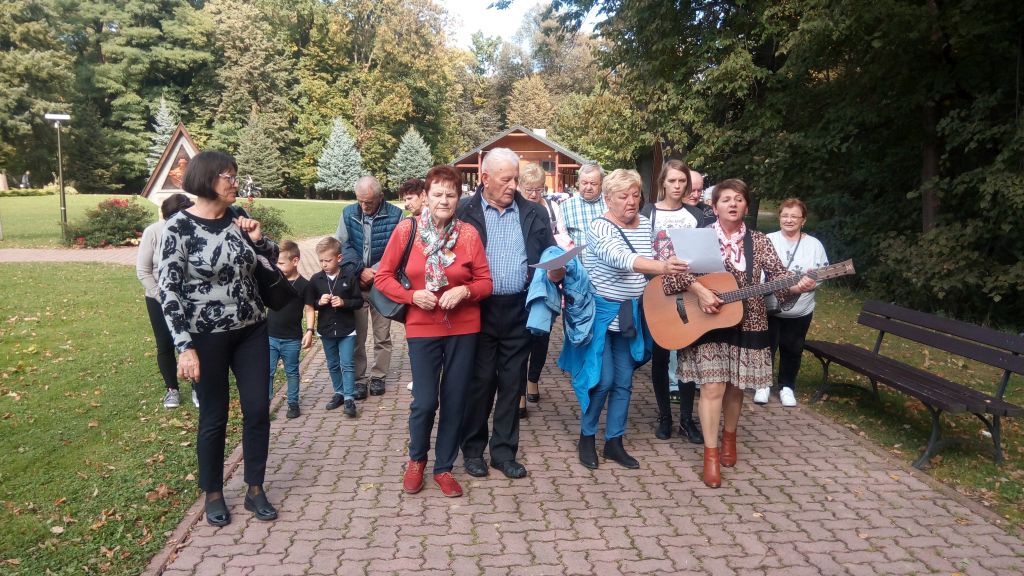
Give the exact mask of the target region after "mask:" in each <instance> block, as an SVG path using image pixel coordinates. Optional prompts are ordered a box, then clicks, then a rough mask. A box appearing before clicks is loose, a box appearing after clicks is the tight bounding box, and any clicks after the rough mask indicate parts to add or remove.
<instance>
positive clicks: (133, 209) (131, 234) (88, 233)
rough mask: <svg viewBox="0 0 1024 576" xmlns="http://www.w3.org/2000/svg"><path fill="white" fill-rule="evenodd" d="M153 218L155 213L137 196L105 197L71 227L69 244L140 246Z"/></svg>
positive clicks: (100, 246)
mask: <svg viewBox="0 0 1024 576" xmlns="http://www.w3.org/2000/svg"><path fill="white" fill-rule="evenodd" d="M152 220H153V215H152V213H151V212H150V211H149V210H148V209H147V208H146V207H144V206H142V205H141V204H140V203H139V202H138V200H136V199H134V198H133V199H132V200H131V201H128V200H124V199H122V198H112V199H110V200H104V201H103V202H100V203H99V205H97V206H96V208H93V209H92V210H89V211H88V212H86V213H85V219H84V220H80V221H78V222H76V223H74V224H72V225H70V226H68V239H67V243H68V244H71V245H75V246H84V247H88V248H102V247H104V246H122V245H128V244H131V245H137V244H138V243H139V238H140V237H141V236H142V231H143V230H144V229H145V228H146V226H147V225H149V223H150V222H152Z"/></svg>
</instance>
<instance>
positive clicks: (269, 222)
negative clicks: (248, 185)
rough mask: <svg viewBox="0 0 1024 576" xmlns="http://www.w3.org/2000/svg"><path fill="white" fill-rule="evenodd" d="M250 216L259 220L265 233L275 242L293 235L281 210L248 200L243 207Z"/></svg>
mask: <svg viewBox="0 0 1024 576" xmlns="http://www.w3.org/2000/svg"><path fill="white" fill-rule="evenodd" d="M242 207H243V208H245V211H246V212H248V213H249V216H251V217H253V218H254V219H256V220H259V222H260V227H261V228H262V229H263V233H264V234H266V235H267V236H270V238H271V239H272V240H274V241H275V242H280V241H281V239H282V238H284V237H286V236H288V235H289V234H291V232H292V229H291V228H290V227H289V226H288V223H287V222H285V220H284V212H283V211H282V210H281V209H280V208H272V207H270V206H266V205H263V204H258V203H257V202H256V200H255V199H252V198H250V199H249V200H246V201H245V203H244V204H243V206H242Z"/></svg>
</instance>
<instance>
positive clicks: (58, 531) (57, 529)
mask: <svg viewBox="0 0 1024 576" xmlns="http://www.w3.org/2000/svg"><path fill="white" fill-rule="evenodd" d="M50 533H51V534H57V535H61V534H63V533H64V527H63V526H52V527H51V528H50Z"/></svg>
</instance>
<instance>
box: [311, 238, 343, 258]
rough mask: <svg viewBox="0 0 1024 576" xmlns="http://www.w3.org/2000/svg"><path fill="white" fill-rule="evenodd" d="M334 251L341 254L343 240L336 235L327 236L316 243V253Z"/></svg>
mask: <svg viewBox="0 0 1024 576" xmlns="http://www.w3.org/2000/svg"><path fill="white" fill-rule="evenodd" d="M324 252H333V253H334V254H341V241H339V240H338V239H337V238H335V237H334V236H325V237H324V239H323V240H321V241H319V242H317V243H316V253H317V254H323V253H324Z"/></svg>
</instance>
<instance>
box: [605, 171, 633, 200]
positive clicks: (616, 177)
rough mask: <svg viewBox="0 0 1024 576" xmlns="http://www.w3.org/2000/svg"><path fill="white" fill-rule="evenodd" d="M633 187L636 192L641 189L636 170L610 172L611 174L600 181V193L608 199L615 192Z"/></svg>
mask: <svg viewBox="0 0 1024 576" xmlns="http://www.w3.org/2000/svg"><path fill="white" fill-rule="evenodd" d="M634 186H635V187H636V188H637V190H641V189H643V184H642V183H641V180H640V173H639V172H637V171H636V170H626V169H624V168H619V169H618V170H612V171H611V173H609V174H608V175H607V176H605V177H604V180H602V181H601V193H602V194H604V195H605V197H608V196H611V195H612V194H615V193H616V192H622V191H623V190H629V189H630V188H633V187H634Z"/></svg>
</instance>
